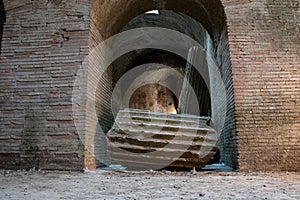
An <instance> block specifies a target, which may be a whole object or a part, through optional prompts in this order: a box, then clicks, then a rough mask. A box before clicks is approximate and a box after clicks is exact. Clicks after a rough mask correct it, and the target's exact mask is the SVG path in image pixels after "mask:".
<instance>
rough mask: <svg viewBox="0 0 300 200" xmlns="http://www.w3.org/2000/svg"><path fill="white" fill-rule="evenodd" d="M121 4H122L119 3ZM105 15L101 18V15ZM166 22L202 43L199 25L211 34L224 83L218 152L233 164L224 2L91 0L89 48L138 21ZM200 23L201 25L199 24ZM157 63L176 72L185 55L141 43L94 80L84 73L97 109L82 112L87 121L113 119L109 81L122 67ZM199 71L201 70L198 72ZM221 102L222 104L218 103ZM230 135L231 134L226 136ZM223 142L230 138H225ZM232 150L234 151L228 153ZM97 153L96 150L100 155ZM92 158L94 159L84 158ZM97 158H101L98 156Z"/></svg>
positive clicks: (106, 124) (98, 147)
mask: <svg viewBox="0 0 300 200" xmlns="http://www.w3.org/2000/svg"><path fill="white" fill-rule="evenodd" d="M120 8H121V9H120ZM150 10H159V14H158V15H157V14H145V12H147V11H150ZM104 19H105V20H104ZM147 26H152V27H165V28H169V29H173V30H176V31H179V32H182V33H185V34H186V35H188V36H190V37H191V38H193V39H195V40H196V41H199V42H200V44H203V45H204V47H206V46H205V45H206V37H205V34H204V36H203V35H201V34H203V33H201V31H200V30H202V29H204V30H205V31H207V33H208V35H209V36H210V38H211V46H210V49H209V50H208V51H210V54H211V57H212V58H213V59H214V60H215V62H216V64H217V65H218V68H219V72H220V74H221V75H222V79H223V81H224V85H225V89H226V93H227V94H226V95H227V98H226V105H227V112H226V122H225V127H224V128H223V131H222V134H221V135H220V140H219V147H220V152H221V158H222V160H223V161H224V162H226V164H227V165H229V166H231V167H233V168H237V153H236V151H232V149H227V147H229V146H230V148H232V146H235V139H234V137H232V136H233V135H234V134H235V125H234V124H235V120H234V114H233V111H234V98H233V96H234V95H233V89H232V78H231V63H230V57H229V56H230V53H229V46H228V36H227V29H226V17H225V13H224V8H223V6H222V4H221V2H220V1H219V0H213V1H209V2H208V1H198V0H188V1H176V2H174V1H169V0H165V1H135V0H132V1H117V2H114V3H112V2H110V1H105V0H95V2H94V5H93V9H92V12H91V40H90V48H91V49H93V48H94V47H96V46H97V45H98V44H100V43H101V42H102V41H104V40H105V39H107V38H108V37H110V36H112V35H114V34H116V33H119V32H122V31H125V30H130V29H132V28H137V27H147ZM199 27H202V28H199ZM152 62H155V63H161V64H166V65H170V66H172V67H173V68H175V69H176V70H178V72H179V73H183V72H184V70H183V69H184V67H185V64H186V63H185V61H184V60H182V59H181V58H179V57H177V56H176V55H171V54H170V53H168V52H162V51H159V50H154V49H144V50H140V51H134V52H130V53H128V54H127V55H123V56H122V57H120V58H119V59H118V60H116V61H115V62H114V63H113V65H112V66H110V67H109V68H108V69H107V70H106V72H105V73H104V74H102V78H101V80H100V82H96V80H94V79H93V78H92V77H91V78H88V82H90V83H91V84H96V85H97V93H96V107H97V108H96V110H97V115H98V118H92V116H89V115H87V121H99V122H100V125H101V127H102V129H103V130H104V131H105V132H106V131H108V130H109V129H110V128H111V126H112V123H113V116H112V115H111V101H110V100H111V94H112V91H113V88H114V85H115V84H116V82H117V81H118V80H119V78H120V77H122V75H123V74H124V73H126V72H127V71H128V70H130V69H131V68H134V67H135V66H136V65H140V64H144V63H152ZM98 70H99V69H97V67H93V66H92V67H90V69H89V72H88V74H94V73H97V71H98ZM200 77H201V76H200ZM199 84H202V85H203V88H206V90H205V92H204V94H203V95H202V98H201V97H199V99H206V100H205V101H204V103H203V107H205V109H202V110H205V111H203V115H210V114H211V113H210V112H211V109H210V106H211V105H210V103H211V102H210V97H209V92H208V90H207V86H206V85H205V84H203V81H202V83H201V79H200V81H199ZM220 106H225V105H220ZM87 134H88V135H89V134H91V135H94V136H97V134H100V133H97V132H96V133H95V130H90V131H89V130H87ZM229 135H230V136H229ZM228 136H229V137H231V138H232V139H231V140H228V139H226V142H227V144H225V143H224V142H223V141H225V140H223V139H222V138H228ZM228 142H229V143H230V144H228ZM105 147H106V145H105V144H103V143H102V144H101V143H96V142H95V144H94V155H91V156H92V157H93V156H94V157H103V156H105V154H106V150H105ZM232 152H235V153H232ZM99 155H100V156H99ZM87 160H93V159H87ZM100 163H101V161H100ZM86 164H87V165H88V166H93V165H95V163H93V162H90V163H86Z"/></svg>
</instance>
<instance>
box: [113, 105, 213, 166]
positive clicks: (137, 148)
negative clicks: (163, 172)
mask: <svg viewBox="0 0 300 200" xmlns="http://www.w3.org/2000/svg"><path fill="white" fill-rule="evenodd" d="M209 122H210V118H209V117H198V116H193V115H186V114H180V115H174V114H165V113H155V112H151V111H145V110H135V109H125V110H121V111H119V113H118V115H117V117H116V119H115V124H114V125H113V127H112V129H111V130H110V131H109V132H108V134H107V137H108V141H109V153H110V156H111V158H112V160H113V161H115V162H117V163H118V164H121V165H123V166H125V167H127V169H128V170H150V169H152V170H158V169H166V168H172V169H176V170H177V169H178V170H179V169H192V168H194V167H195V168H202V167H204V166H205V165H206V164H207V163H208V162H209V160H210V159H211V158H212V156H213V155H214V154H215V153H216V151H217V146H216V144H217V134H216V131H215V130H214V129H212V128H211V127H210V126H209Z"/></svg>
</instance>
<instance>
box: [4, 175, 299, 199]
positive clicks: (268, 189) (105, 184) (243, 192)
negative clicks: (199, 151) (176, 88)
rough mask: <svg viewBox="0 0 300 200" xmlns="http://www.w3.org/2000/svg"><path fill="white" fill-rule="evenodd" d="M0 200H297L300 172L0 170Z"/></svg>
mask: <svg viewBox="0 0 300 200" xmlns="http://www.w3.org/2000/svg"><path fill="white" fill-rule="evenodd" d="M0 199H5V200H6V199H38V200H40V199H300V173H238V172H215V171H206V172H198V173H197V174H191V173H190V172H176V173H175V172H172V173H171V172H168V171H162V172H154V171H149V172H112V171H104V170H97V171H85V172H61V171H35V170H31V171H4V170H2V171H0Z"/></svg>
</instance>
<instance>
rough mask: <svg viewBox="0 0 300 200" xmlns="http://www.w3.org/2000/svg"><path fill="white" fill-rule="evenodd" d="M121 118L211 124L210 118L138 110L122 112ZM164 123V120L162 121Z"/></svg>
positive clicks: (119, 114)
mask: <svg viewBox="0 0 300 200" xmlns="http://www.w3.org/2000/svg"><path fill="white" fill-rule="evenodd" d="M118 116H119V117H120V118H129V119H130V118H134V119H135V120H147V121H149V120H153V121H158V120H162V119H165V121H169V122H170V123H175V124H176V123H179V124H180V123H182V122H183V123H191V124H196V125H198V124H207V125H209V123H210V117H204V116H195V115H189V114H166V113H157V112H152V111H148V110H138V109H125V110H121V111H119V113H118ZM162 121H164V120H162Z"/></svg>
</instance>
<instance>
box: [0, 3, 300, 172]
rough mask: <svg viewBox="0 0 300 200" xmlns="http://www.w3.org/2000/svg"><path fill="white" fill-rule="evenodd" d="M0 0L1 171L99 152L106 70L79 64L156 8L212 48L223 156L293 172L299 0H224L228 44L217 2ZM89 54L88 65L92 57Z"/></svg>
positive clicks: (73, 162)
mask: <svg viewBox="0 0 300 200" xmlns="http://www.w3.org/2000/svg"><path fill="white" fill-rule="evenodd" d="M3 2H4V8H5V11H6V22H5V25H4V30H3V37H2V47H1V62H0V114H1V115H0V167H6V168H30V167H38V168H44V169H81V168H82V167H84V165H86V166H92V167H95V166H96V165H97V160H98V159H97V158H102V157H104V156H105V151H102V150H103V149H105V148H103V147H105V141H104V140H105V138H103V137H102V136H101V135H99V134H95V133H97V132H98V131H99V130H98V128H99V126H98V119H99V116H97V115H101V113H102V112H101V110H103V109H104V110H105V109H107V108H108V107H109V101H108V100H109V98H110V96H109V94H110V92H111V77H112V74H111V73H112V71H111V69H108V70H107V71H106V72H105V73H104V74H106V75H105V77H106V78H105V79H103V80H102V81H103V82H99V81H98V78H97V77H96V76H95V75H97V74H99V73H100V74H102V72H101V71H99V68H97V67H96V65H92V64H91V63H90V62H91V61H92V62H94V61H95V60H93V59H92V60H90V59H87V60H85V61H87V63H88V64H87V65H85V62H83V61H84V59H85V57H86V56H87V55H88V53H89V52H91V51H92V50H93V49H94V47H95V46H96V45H97V44H99V43H100V42H101V41H102V40H103V39H105V38H107V37H109V36H111V35H112V34H114V33H117V32H118V31H119V30H121V28H122V27H124V26H125V25H126V23H128V22H129V21H130V19H132V18H133V17H135V16H137V15H138V14H141V13H143V12H145V11H147V10H151V9H155V8H157V9H170V10H174V11H176V12H183V13H185V14H187V15H189V16H191V17H193V18H195V19H197V20H199V21H200V22H201V23H202V24H203V25H204V27H205V28H206V29H207V30H208V32H210V34H211V36H212V39H213V41H214V42H215V44H218V45H217V46H216V48H215V55H216V59H217V61H218V64H220V66H221V68H220V69H221V72H222V74H223V80H224V81H225V86H226V88H227V108H228V110H227V118H226V125H225V129H224V131H223V133H222V137H221V141H220V144H221V150H222V151H223V153H222V159H224V161H225V162H226V163H227V164H228V165H231V166H233V167H239V169H240V170H242V171H247V170H272V171H273V170H291V171H293V170H295V171H299V170H300V169H299V166H300V160H299V158H300V155H299V154H300V135H299V132H300V115H299V113H300V66H299V63H300V58H299V57H300V55H299V54H300V53H299V50H298V49H299V45H300V44H299V41H300V39H299V34H298V33H299V20H300V19H299V18H300V13H299V12H300V5H299V1H298V0H290V1H281V0H258V1H250V0H223V1H222V3H223V5H224V6H225V13H226V16H227V26H228V37H229V38H228V40H227V32H226V29H224V26H223V25H224V24H223V23H224V16H223V14H222V12H220V3H219V1H217V0H212V1H200V0H186V1H183V0H177V1H173V0H172V1H171V0H166V1H165V3H159V2H157V1H140V0H139V1H135V0H130V1H125V0H118V1H110V0H102V1H98V0H95V2H94V4H93V1H92V0H83V1H66V0H50V1H42V0H35V1H30V0H18V1H9V0H4V1H3ZM112 2H113V3H112ZM92 5H93V10H92V11H91V8H92ZM199 9H200V10H201V9H204V10H205V11H206V12H199ZM90 13H91V17H89V15H90ZM199 13H201V14H199ZM204 14H208V16H204ZM90 20H91V23H90ZM90 26H91V27H90ZM228 41H229V42H228ZM228 47H229V48H228ZM104 53H105V52H104ZM105 54H106V53H105ZM229 55H230V57H231V61H230V59H229ZM96 57H97V56H96ZM97 59H98V60H97ZM97 59H96V62H95V63H96V64H97V62H99V61H100V60H101V58H100V59H99V58H97ZM230 64H231V67H230ZM80 67H82V69H83V72H84V73H83V74H81V75H82V77H81V75H80V76H79V74H78V69H79V68H80ZM231 69H232V70H231ZM231 74H232V76H231ZM78 79H80V80H81V81H82V82H79V83H80V84H79V85H75V88H79V89H78V90H75V97H78V102H79V103H78V104H75V105H76V106H75V107H76V108H78V110H76V109H75V110H76V111H78V112H76V113H75V114H74V113H73V110H72V108H74V107H73V106H74V104H73V103H74V102H72V100H74V98H72V93H73V92H74V87H73V85H74V83H76V80H78ZM231 83H232V84H231ZM96 84H97V85H96ZM95 85H96V86H95ZM101 85H105V87H100V86H101ZM77 86H78V87H77ZM95 88H96V91H97V92H96V96H94V93H93V90H94V89H95ZM97 88H98V89H97ZM106 92H107V93H106ZM104 94H105V95H104ZM73 97H74V95H73ZM75 99H76V100H77V98H75ZM94 100H96V101H94ZM95 102H97V103H96V104H95ZM96 105H101V106H100V107H96ZM94 110H96V112H95V111H94ZM95 113H96V115H94V114H95ZM105 113H108V111H105ZM103 118H105V119H106V118H107V116H104V117H103ZM110 121H111V120H108V122H110ZM101 123H104V124H106V122H105V121H102V120H101ZM75 124H76V126H75ZM84 145H85V148H84ZM103 145H104V146H103ZM99 150H101V151H99ZM95 158H96V159H95Z"/></svg>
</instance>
